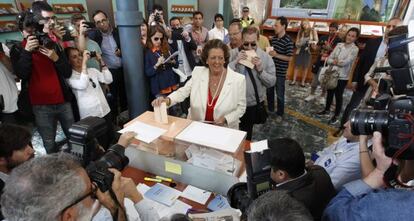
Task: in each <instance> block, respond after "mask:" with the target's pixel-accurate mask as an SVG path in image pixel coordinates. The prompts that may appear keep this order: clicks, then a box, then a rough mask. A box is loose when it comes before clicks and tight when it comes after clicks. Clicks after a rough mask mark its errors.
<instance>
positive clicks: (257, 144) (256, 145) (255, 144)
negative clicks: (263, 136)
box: [250, 140, 269, 152]
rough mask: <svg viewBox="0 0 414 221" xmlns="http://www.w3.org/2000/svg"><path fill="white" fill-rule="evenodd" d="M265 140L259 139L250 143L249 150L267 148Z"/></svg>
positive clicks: (254, 150)
mask: <svg viewBox="0 0 414 221" xmlns="http://www.w3.org/2000/svg"><path fill="white" fill-rule="evenodd" d="M268 148H269V147H268V144H267V140H261V141H257V142H253V143H250V151H251V152H262V151H263V150H266V149H268Z"/></svg>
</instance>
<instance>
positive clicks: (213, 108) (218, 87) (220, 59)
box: [152, 39, 246, 129]
mask: <svg viewBox="0 0 414 221" xmlns="http://www.w3.org/2000/svg"><path fill="white" fill-rule="evenodd" d="M229 59H230V52H229V48H228V46H227V45H226V44H224V43H223V42H222V41H221V40H219V39H215V40H210V41H208V42H207V43H206V45H205V46H204V49H203V52H202V54H201V60H202V62H203V64H204V66H203V67H201V66H198V67H195V68H194V70H193V75H192V78H191V79H190V80H189V81H188V82H187V83H186V84H185V86H184V87H182V88H180V89H178V90H177V91H175V92H174V93H172V94H170V95H168V97H158V98H157V99H155V100H154V101H153V102H152V105H153V106H159V105H160V104H161V103H162V102H166V103H167V105H168V106H169V107H171V106H173V105H175V104H177V103H179V102H182V101H184V99H186V98H187V97H188V96H190V110H189V112H188V118H189V119H191V120H195V121H203V122H207V123H212V124H215V125H219V126H225V127H229V128H234V129H238V128H239V119H240V117H242V116H243V114H244V112H245V110H246V81H245V77H244V75H241V74H239V73H237V72H234V71H233V70H231V69H230V68H227V65H228V63H229Z"/></svg>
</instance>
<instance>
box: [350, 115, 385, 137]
mask: <svg viewBox="0 0 414 221" xmlns="http://www.w3.org/2000/svg"><path fill="white" fill-rule="evenodd" d="M349 119H350V120H351V131H352V134H353V135H372V134H373V133H374V131H379V132H386V130H387V127H388V121H389V118H388V111H387V110H353V111H352V112H351V115H350V117H349Z"/></svg>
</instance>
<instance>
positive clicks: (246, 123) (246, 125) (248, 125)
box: [239, 106, 256, 140]
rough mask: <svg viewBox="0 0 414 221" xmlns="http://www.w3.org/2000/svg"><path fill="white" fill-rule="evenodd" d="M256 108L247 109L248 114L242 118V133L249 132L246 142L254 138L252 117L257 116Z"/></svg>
mask: <svg viewBox="0 0 414 221" xmlns="http://www.w3.org/2000/svg"><path fill="white" fill-rule="evenodd" d="M254 107H255V106H250V107H246V112H244V115H243V116H242V117H241V118H240V124H239V128H240V130H242V131H245V132H247V136H246V140H252V136H253V125H254V123H253V119H252V116H253V115H254V114H256V112H255V110H256V109H255V108H254Z"/></svg>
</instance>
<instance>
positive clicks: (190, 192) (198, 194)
mask: <svg viewBox="0 0 414 221" xmlns="http://www.w3.org/2000/svg"><path fill="white" fill-rule="evenodd" d="M210 195H211V192H209V191H205V190H202V189H200V188H197V187H194V186H191V185H188V186H187V187H186V188H185V190H184V191H183V193H182V195H181V196H182V197H184V198H187V199H189V200H192V201H194V202H197V203H200V204H202V205H204V204H206V202H207V200H208V198H210Z"/></svg>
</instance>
